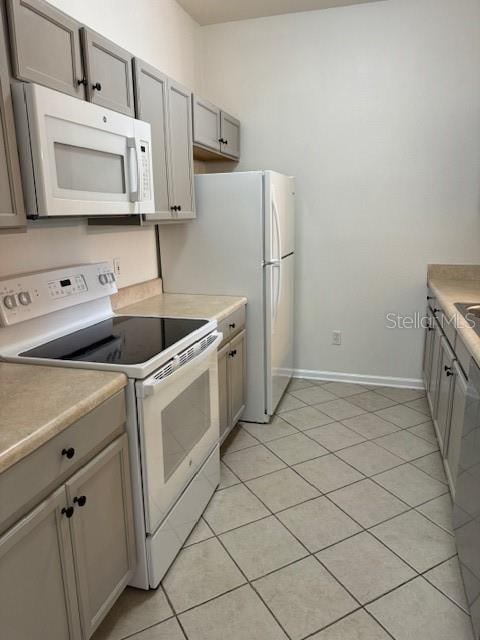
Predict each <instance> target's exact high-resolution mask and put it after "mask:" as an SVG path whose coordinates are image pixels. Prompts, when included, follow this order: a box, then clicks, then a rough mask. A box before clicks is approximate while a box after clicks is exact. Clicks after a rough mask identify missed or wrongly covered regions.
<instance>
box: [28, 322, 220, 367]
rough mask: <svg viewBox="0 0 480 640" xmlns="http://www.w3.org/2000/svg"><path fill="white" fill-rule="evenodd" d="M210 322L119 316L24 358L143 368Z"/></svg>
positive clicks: (53, 343) (42, 346) (47, 345)
mask: <svg viewBox="0 0 480 640" xmlns="http://www.w3.org/2000/svg"><path fill="white" fill-rule="evenodd" d="M207 322H208V321H207V320H188V319H185V318H144V317H137V316H117V317H114V318H109V319H108V320H104V321H103V322H99V323H97V324H94V325H92V326H90V327H87V328H86V329H81V330H80V331H75V332H74V333H69V334H68V335H66V336H63V337H61V338H57V339H56V340H52V341H51V342H46V343H45V344H42V345H41V346H39V347H35V349H30V350H29V351H24V352H23V353H21V354H20V355H21V356H28V357H30V358H48V359H49V360H78V361H82V362H100V363H106V364H108V363H110V364H141V363H142V362H146V361H147V360H150V358H153V356H156V355H157V354H159V353H161V352H162V351H164V350H165V349H167V348H168V347H170V346H171V345H173V344H175V342H178V341H179V340H181V339H182V338H185V337H186V336H188V334H190V333H192V332H193V331H195V330H196V329H199V328H200V327H202V326H203V325H205V324H207Z"/></svg>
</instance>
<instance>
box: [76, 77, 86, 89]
mask: <svg viewBox="0 0 480 640" xmlns="http://www.w3.org/2000/svg"><path fill="white" fill-rule="evenodd" d="M81 84H83V86H84V87H86V86H87V79H86V78H81V79H80V80H77V85H78V86H80V85H81Z"/></svg>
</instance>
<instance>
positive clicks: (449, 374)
mask: <svg viewBox="0 0 480 640" xmlns="http://www.w3.org/2000/svg"><path fill="white" fill-rule="evenodd" d="M453 375H455V374H454V373H453V371H447V376H453Z"/></svg>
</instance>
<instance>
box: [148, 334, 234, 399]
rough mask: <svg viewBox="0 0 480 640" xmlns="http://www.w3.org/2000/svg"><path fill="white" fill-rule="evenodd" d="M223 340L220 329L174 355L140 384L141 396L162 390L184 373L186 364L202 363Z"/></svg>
mask: <svg viewBox="0 0 480 640" xmlns="http://www.w3.org/2000/svg"><path fill="white" fill-rule="evenodd" d="M222 340H223V334H222V333H220V332H219V331H213V332H212V333H210V334H209V335H208V336H205V338H202V339H201V340H199V341H198V342H196V343H195V344H193V345H192V346H191V347H188V348H187V349H185V350H184V351H182V352H181V353H179V354H178V355H176V356H174V357H173V358H172V359H171V360H170V361H169V362H167V363H166V364H165V365H163V367H162V368H161V369H159V370H158V371H156V372H155V373H154V374H153V375H151V376H150V377H149V378H147V379H146V380H145V381H144V382H143V383H142V384H141V385H140V396H141V397H142V398H146V397H147V396H151V395H154V394H155V393H158V392H159V391H161V390H162V389H163V388H164V386H165V384H167V383H169V382H172V381H173V380H175V379H176V378H177V377H178V376H179V375H181V374H182V373H183V371H182V370H183V367H185V366H186V365H188V364H195V365H199V364H201V363H202V362H203V361H205V360H206V359H207V358H209V357H210V355H211V354H212V352H213V351H216V350H217V348H218V345H219V344H220V343H221V341H222Z"/></svg>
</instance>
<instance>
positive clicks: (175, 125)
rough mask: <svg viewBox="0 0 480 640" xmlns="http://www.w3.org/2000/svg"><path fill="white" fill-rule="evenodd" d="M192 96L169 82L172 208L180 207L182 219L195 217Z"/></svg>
mask: <svg viewBox="0 0 480 640" xmlns="http://www.w3.org/2000/svg"><path fill="white" fill-rule="evenodd" d="M191 96H192V94H191V92H190V91H189V90H188V89H186V88H185V87H183V86H182V85H180V84H178V83H177V82H173V81H172V80H169V81H168V114H169V118H168V120H169V141H170V175H171V181H172V203H171V205H170V206H171V207H179V209H177V210H176V216H175V217H177V218H179V219H189V218H194V217H195V200H194V195H193V146H192V97H191Z"/></svg>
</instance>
